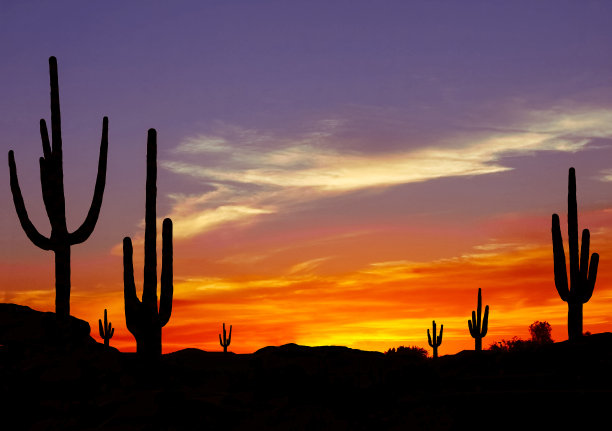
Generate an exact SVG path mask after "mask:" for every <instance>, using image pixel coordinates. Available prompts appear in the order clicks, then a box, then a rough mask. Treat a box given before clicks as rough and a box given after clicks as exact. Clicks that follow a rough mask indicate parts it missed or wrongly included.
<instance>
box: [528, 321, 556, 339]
mask: <svg viewBox="0 0 612 431" xmlns="http://www.w3.org/2000/svg"><path fill="white" fill-rule="evenodd" d="M551 331H552V327H551V326H550V323H548V322H546V321H544V322H540V321H537V320H536V321H535V322H533V323H532V324H531V325H529V334H530V335H531V341H533V342H534V343H536V344H549V343H552V342H553V339H552V337H551V336H550V333H551Z"/></svg>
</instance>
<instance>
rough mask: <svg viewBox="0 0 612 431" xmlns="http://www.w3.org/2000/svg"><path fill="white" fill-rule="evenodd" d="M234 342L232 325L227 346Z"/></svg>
mask: <svg viewBox="0 0 612 431" xmlns="http://www.w3.org/2000/svg"><path fill="white" fill-rule="evenodd" d="M231 342H232V325H230V332H229V337H227V345H228V346H229V345H230V343H231Z"/></svg>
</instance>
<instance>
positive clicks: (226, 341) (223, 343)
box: [219, 323, 232, 353]
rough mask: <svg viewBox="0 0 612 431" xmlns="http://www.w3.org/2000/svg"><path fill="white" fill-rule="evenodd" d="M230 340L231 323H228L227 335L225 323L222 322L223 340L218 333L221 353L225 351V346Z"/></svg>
mask: <svg viewBox="0 0 612 431" xmlns="http://www.w3.org/2000/svg"><path fill="white" fill-rule="evenodd" d="M231 342H232V325H230V331H229V337H228V336H227V333H226V332H225V323H224V324H223V340H221V334H219V344H221V347H223V353H227V347H228V346H229V345H230V343H231Z"/></svg>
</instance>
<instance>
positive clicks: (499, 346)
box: [489, 337, 535, 352]
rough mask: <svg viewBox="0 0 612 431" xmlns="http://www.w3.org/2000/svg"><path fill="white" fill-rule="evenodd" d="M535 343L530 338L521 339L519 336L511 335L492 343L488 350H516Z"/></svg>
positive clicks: (526, 347) (524, 348)
mask: <svg viewBox="0 0 612 431" xmlns="http://www.w3.org/2000/svg"><path fill="white" fill-rule="evenodd" d="M534 344H535V343H534V342H533V341H532V340H523V339H521V338H519V337H512V338H511V339H509V340H501V341H498V342H497V343H492V344H491V345H490V346H489V350H491V351H493V352H516V351H520V350H527V349H529V348H531V347H533V345H534Z"/></svg>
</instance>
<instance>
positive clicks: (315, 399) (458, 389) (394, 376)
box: [0, 304, 612, 430]
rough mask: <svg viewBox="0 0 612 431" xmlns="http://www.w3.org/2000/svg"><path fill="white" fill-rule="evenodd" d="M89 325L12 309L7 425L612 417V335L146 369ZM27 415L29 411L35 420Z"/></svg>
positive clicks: (445, 423)
mask: <svg viewBox="0 0 612 431" xmlns="http://www.w3.org/2000/svg"><path fill="white" fill-rule="evenodd" d="M89 331H90V328H89V324H87V323H86V322H83V321H81V320H79V319H76V318H74V317H71V318H70V319H69V320H68V322H61V320H60V321H58V319H57V318H56V316H55V314H54V313H43V312H39V311H35V310H32V309H31V308H28V307H23V306H19V305H14V304H0V344H1V346H0V387H1V388H2V391H0V394H1V395H0V396H1V397H2V398H1V399H0V405H1V406H2V425H3V429H7V430H17V429H19V430H21V429H51V430H56V429H57V430H93V429H104V430H132V429H134V430H145V429H151V430H193V429H229V430H247V429H248V430H253V429H272V430H287V429H291V430H310V429H324V430H328V429H329V430H372V429H376V430H381V429H383V430H384V429H416V430H453V429H466V428H467V427H468V426H470V425H471V424H473V423H474V422H475V421H476V422H477V423H480V424H481V426H483V427H485V426H490V427H492V428H495V429H511V428H516V427H517V426H521V427H522V428H525V429H534V428H538V427H540V428H542V427H545V428H542V429H550V427H553V426H554V427H559V428H558V429H567V427H569V426H571V425H576V426H581V427H585V426H589V425H594V424H596V423H597V422H599V421H602V420H605V419H606V418H607V413H606V412H607V410H606V409H600V408H599V407H598V406H600V405H602V403H604V402H606V401H609V400H610V399H612V373H610V371H609V370H610V367H612V334H610V333H603V334H594V335H592V336H589V337H582V338H581V339H579V340H577V341H576V342H572V343H568V342H560V343H552V344H546V345H542V346H539V347H537V348H535V349H533V350H531V349H530V350H528V351H517V352H506V353H503V352H491V351H487V350H485V351H482V352H475V351H473V350H468V351H463V352H460V353H458V354H456V355H444V356H441V357H439V358H437V360H435V361H434V360H432V359H430V360H425V361H422V362H418V363H416V362H414V361H411V360H410V359H405V358H403V357H402V356H401V355H384V354H382V353H380V352H367V351H362V350H357V349H350V348H347V347H342V346H321V347H307V346H300V345H296V344H286V345H283V346H279V347H273V346H269V347H264V348H262V349H260V350H258V351H256V352H255V353H252V354H234V353H227V354H224V353H222V352H205V351H202V350H199V349H184V350H180V351H177V352H174V353H170V354H165V355H162V357H161V360H160V361H159V362H158V363H153V364H143V363H142V361H139V360H138V358H137V356H136V354H133V353H121V352H119V351H117V350H116V349H114V348H112V347H106V346H104V345H103V344H101V343H97V342H96V341H95V340H94V339H93V338H92V337H91V336H90V333H89ZM24 412H25V414H24Z"/></svg>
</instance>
